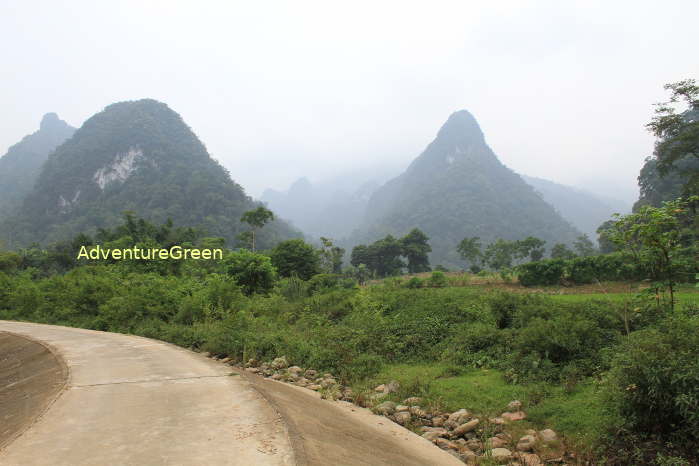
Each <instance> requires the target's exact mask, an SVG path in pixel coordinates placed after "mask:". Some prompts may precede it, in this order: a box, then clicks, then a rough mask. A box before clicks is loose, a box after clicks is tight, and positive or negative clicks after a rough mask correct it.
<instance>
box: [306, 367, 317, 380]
mask: <svg viewBox="0 0 699 466" xmlns="http://www.w3.org/2000/svg"><path fill="white" fill-rule="evenodd" d="M303 376H304V377H306V378H307V379H311V380H312V379H315V378H316V377H317V376H318V372H317V371H314V370H313V369H306V372H304V373H303Z"/></svg>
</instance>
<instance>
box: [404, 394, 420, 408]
mask: <svg viewBox="0 0 699 466" xmlns="http://www.w3.org/2000/svg"><path fill="white" fill-rule="evenodd" d="M421 401H422V398H419V397H417V396H411V397H410V398H406V399H405V400H403V404H404V405H408V406H411V405H419V404H420V402H421Z"/></svg>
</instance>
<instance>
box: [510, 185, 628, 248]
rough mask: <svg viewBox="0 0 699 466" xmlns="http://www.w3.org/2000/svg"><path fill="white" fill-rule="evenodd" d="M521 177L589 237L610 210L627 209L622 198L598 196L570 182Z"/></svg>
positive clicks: (609, 216)
mask: <svg viewBox="0 0 699 466" xmlns="http://www.w3.org/2000/svg"><path fill="white" fill-rule="evenodd" d="M522 179H524V181H526V182H527V184H529V185H530V186H532V187H533V188H534V190H535V191H536V192H538V193H539V194H541V196H542V197H543V199H544V200H545V201H546V202H548V203H549V204H551V205H552V206H553V207H554V208H555V209H556V210H557V211H558V213H560V214H561V216H562V217H563V218H564V219H566V220H567V221H568V222H570V223H571V224H572V225H573V226H575V227H576V228H577V229H578V230H580V231H582V232H583V233H585V234H587V236H589V237H590V239H591V240H593V241H594V240H595V239H596V238H597V228H598V227H599V226H600V225H601V224H602V223H604V222H606V221H607V220H609V219H611V218H612V214H614V213H619V214H626V213H628V212H629V211H630V210H631V206H630V205H626V204H625V203H624V202H622V201H615V200H613V199H602V198H600V197H599V196H596V195H595V194H592V193H590V192H587V191H584V190H582V189H578V188H574V187H572V186H565V185H562V184H558V183H554V182H553V181H549V180H544V179H541V178H534V177H531V176H525V175H522Z"/></svg>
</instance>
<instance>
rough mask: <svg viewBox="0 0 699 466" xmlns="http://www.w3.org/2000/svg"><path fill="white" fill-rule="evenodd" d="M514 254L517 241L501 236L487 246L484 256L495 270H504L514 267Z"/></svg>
mask: <svg viewBox="0 0 699 466" xmlns="http://www.w3.org/2000/svg"><path fill="white" fill-rule="evenodd" d="M514 254H515V243H514V242H512V241H507V240H504V239H502V238H499V239H497V240H495V241H493V242H492V243H490V244H489V245H488V247H486V248H485V252H484V253H483V258H484V261H485V263H486V264H488V267H490V268H492V269H493V270H502V269H506V268H509V267H512V261H513V260H514Z"/></svg>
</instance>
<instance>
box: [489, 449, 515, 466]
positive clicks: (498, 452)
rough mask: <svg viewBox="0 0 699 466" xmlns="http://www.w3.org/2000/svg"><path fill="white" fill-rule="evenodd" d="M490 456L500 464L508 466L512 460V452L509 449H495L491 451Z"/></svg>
mask: <svg viewBox="0 0 699 466" xmlns="http://www.w3.org/2000/svg"><path fill="white" fill-rule="evenodd" d="M490 455H491V456H492V457H493V459H494V460H495V461H497V462H498V463H499V464H507V462H508V461H510V460H511V459H512V452H511V451H510V450H508V449H507V448H493V449H492V450H490Z"/></svg>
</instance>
